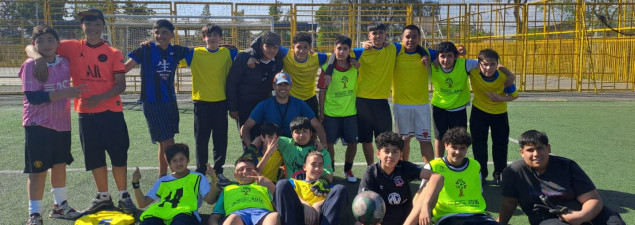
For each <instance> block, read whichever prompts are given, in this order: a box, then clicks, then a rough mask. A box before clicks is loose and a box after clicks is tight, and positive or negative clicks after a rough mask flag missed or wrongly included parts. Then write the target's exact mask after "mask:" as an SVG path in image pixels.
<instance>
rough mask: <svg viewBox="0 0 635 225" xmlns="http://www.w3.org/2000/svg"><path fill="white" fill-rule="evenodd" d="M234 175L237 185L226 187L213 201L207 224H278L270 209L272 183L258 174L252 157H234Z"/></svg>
mask: <svg viewBox="0 0 635 225" xmlns="http://www.w3.org/2000/svg"><path fill="white" fill-rule="evenodd" d="M234 165H235V166H236V170H235V171H234V177H235V178H236V180H237V181H238V184H232V185H228V186H226V187H225V188H224V189H223V191H222V192H221V193H220V196H219V197H218V201H216V206H215V207H214V211H213V212H212V216H211V217H210V218H209V222H208V224H210V225H218V224H220V221H221V219H222V218H223V217H225V221H224V222H223V223H222V224H244V225H256V224H272V225H275V224H280V216H279V214H278V213H277V212H275V211H274V209H273V203H272V200H273V197H272V196H273V193H274V192H275V189H276V186H275V185H274V184H273V182H271V181H270V180H269V179H267V178H265V177H264V176H262V175H260V174H258V172H257V171H256V165H255V164H254V160H253V159H252V158H251V157H248V156H242V157H240V158H238V160H236V164H234Z"/></svg>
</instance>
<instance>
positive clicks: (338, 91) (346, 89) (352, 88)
mask: <svg viewBox="0 0 635 225" xmlns="http://www.w3.org/2000/svg"><path fill="white" fill-rule="evenodd" d="M326 67H327V65H323V66H322V70H326ZM356 81H357V69H355V67H353V66H351V68H349V69H348V70H347V71H346V72H340V71H339V70H337V69H333V75H332V79H331V84H329V87H328V89H326V96H325V100H324V114H325V115H327V116H330V117H346V116H352V115H357V108H356V107H355V98H356V96H357V82H356Z"/></svg>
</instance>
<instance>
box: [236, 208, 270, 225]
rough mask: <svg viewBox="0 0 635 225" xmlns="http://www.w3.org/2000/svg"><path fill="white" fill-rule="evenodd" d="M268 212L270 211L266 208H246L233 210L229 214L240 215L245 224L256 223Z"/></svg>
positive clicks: (254, 224)
mask: <svg viewBox="0 0 635 225" xmlns="http://www.w3.org/2000/svg"><path fill="white" fill-rule="evenodd" d="M269 213H271V211H269V210H266V209H259V208H247V209H241V210H236V211H233V212H232V213H230V214H236V215H238V216H240V219H241V220H242V221H243V223H245V225H256V224H258V222H260V221H261V220H262V219H264V218H265V216H266V215H267V214H269Z"/></svg>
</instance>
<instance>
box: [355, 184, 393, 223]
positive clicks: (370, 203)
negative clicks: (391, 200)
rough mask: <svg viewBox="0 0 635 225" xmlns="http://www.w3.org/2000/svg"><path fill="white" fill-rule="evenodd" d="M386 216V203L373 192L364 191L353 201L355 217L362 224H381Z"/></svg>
mask: <svg viewBox="0 0 635 225" xmlns="http://www.w3.org/2000/svg"><path fill="white" fill-rule="evenodd" d="M385 214H386V203H384V200H383V199H382V198H381V196H379V194H377V193H375V192H373V191H362V192H360V193H359V194H357V196H355V199H353V216H354V217H355V219H356V220H357V221H359V222H360V223H363V224H376V223H379V222H381V220H382V219H383V218H384V215H385Z"/></svg>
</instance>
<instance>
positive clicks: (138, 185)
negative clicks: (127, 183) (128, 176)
mask: <svg viewBox="0 0 635 225" xmlns="http://www.w3.org/2000/svg"><path fill="white" fill-rule="evenodd" d="M140 186H141V184H140V183H139V181H137V182H134V181H133V182H132V188H133V189H139V187H140Z"/></svg>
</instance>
